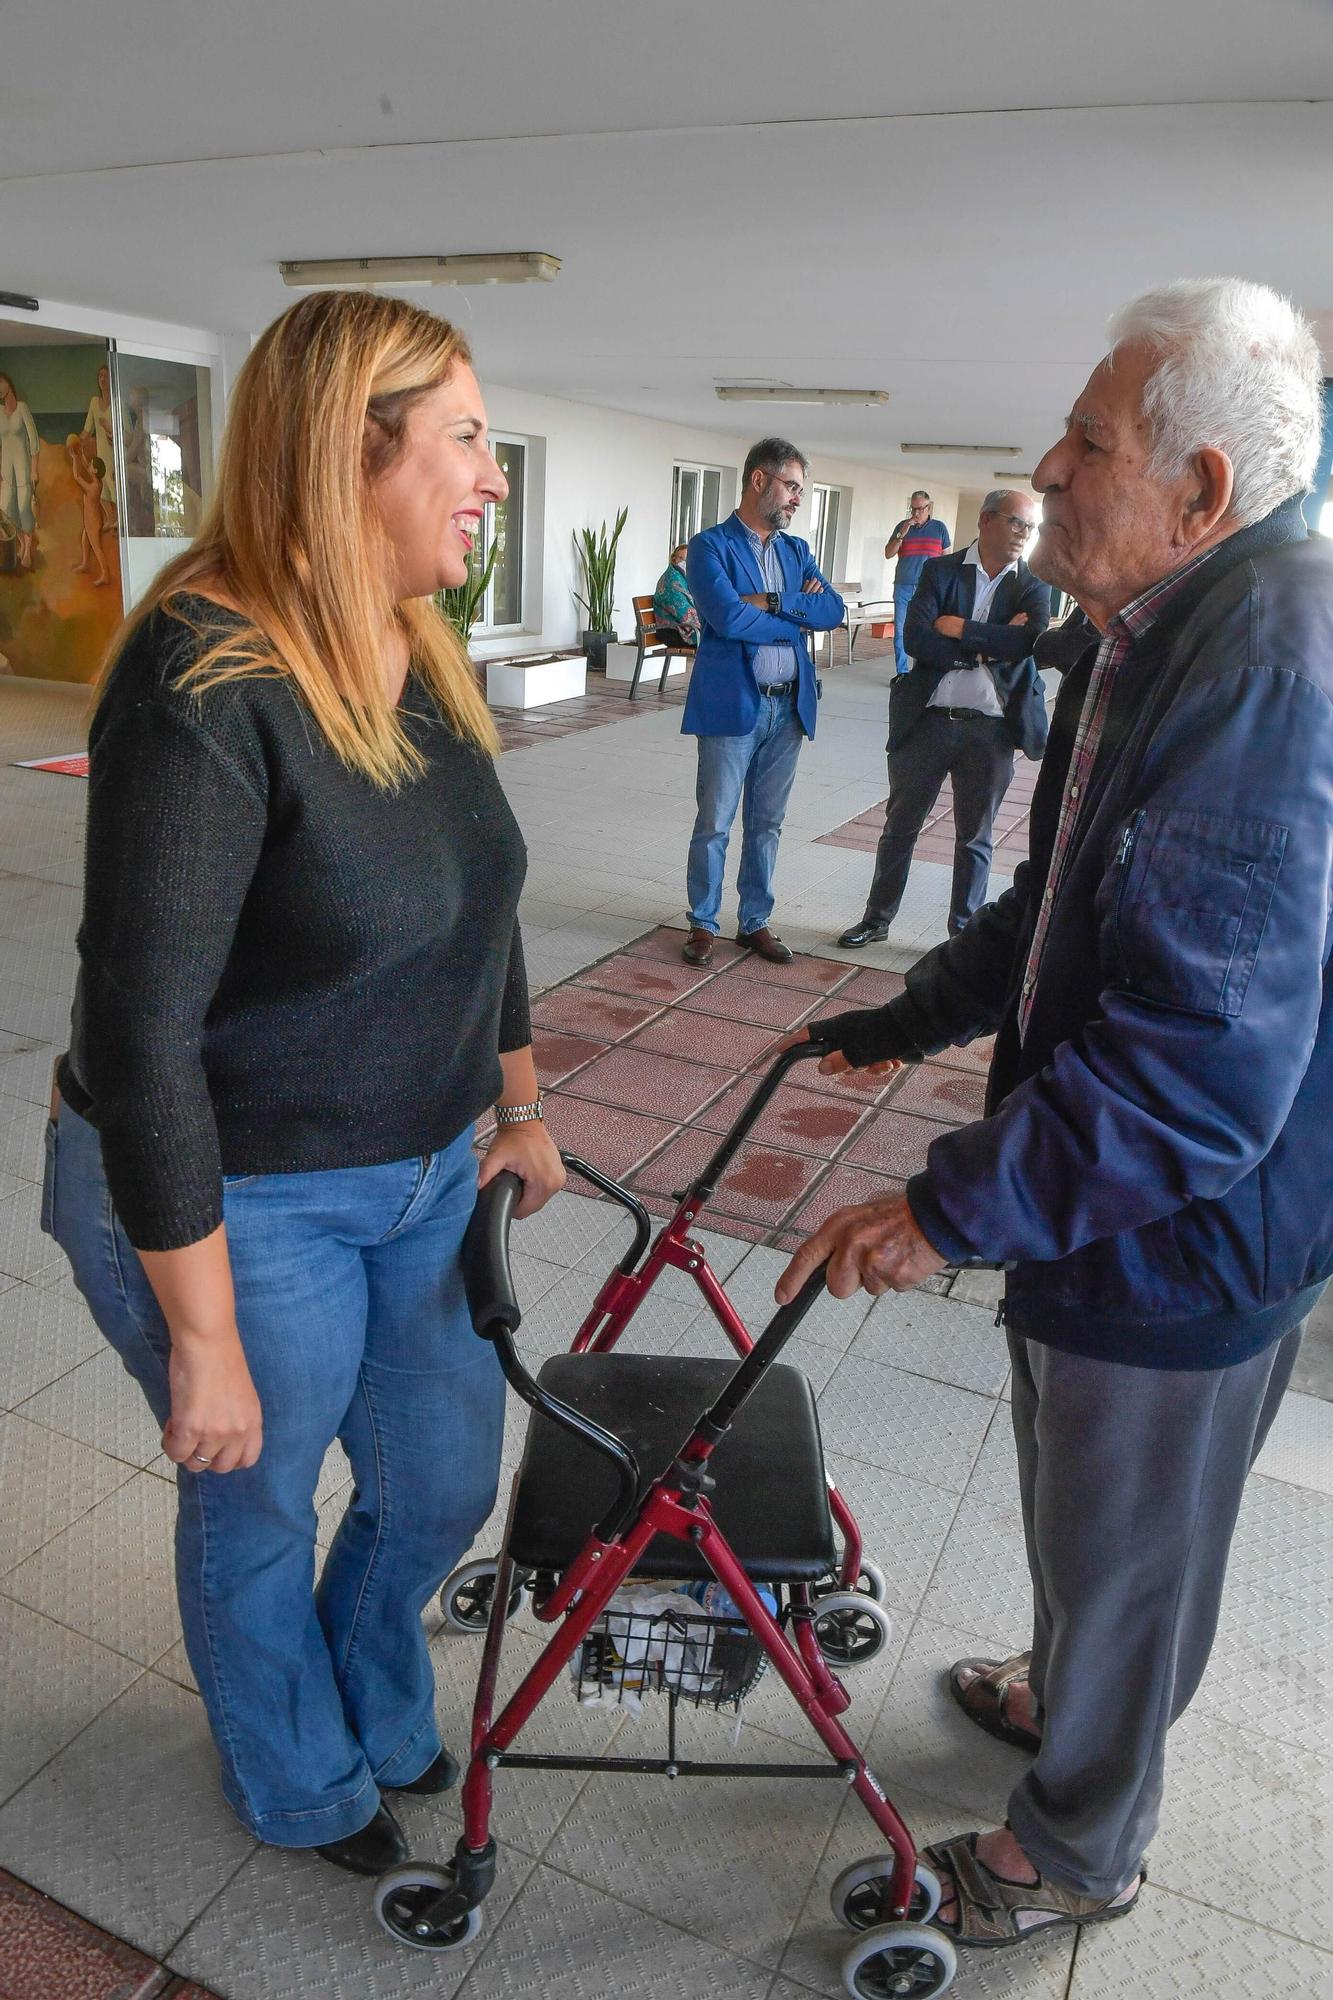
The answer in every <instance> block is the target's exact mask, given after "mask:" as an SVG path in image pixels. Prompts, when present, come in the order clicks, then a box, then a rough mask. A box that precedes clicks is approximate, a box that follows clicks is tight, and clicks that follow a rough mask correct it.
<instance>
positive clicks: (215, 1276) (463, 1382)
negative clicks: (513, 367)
mask: <svg viewBox="0 0 1333 2000" xmlns="http://www.w3.org/2000/svg"><path fill="white" fill-rule="evenodd" d="M469 361H470V357H469V354H468V349H467V347H466V345H465V343H464V341H463V339H462V336H461V335H460V334H459V333H457V332H456V331H455V330H454V329H453V328H452V327H450V326H448V325H446V324H445V323H444V322H443V321H441V320H438V319H435V318H433V317H432V316H431V315H430V314H428V313H425V312H422V311H420V310H419V309H417V308H415V307H412V306H408V305H405V304H402V303H400V302H398V301H396V300H392V299H385V298H376V297H373V296H371V295H369V294H332V293H324V294H318V295H315V296H313V297H311V298H308V299H305V300H303V301H302V302H301V303H300V304H299V305H296V306H294V307H293V308H292V309H291V310H290V311H289V312H287V313H286V314H284V315H283V317H282V318H281V319H280V320H278V321H277V323H276V324H275V325H274V326H272V327H270V328H269V330H268V332H267V333H266V334H265V335H264V336H263V338H262V339H261V340H260V341H259V343H258V345H257V346H256V348H255V349H254V351H253V352H252V354H251V355H250V357H249V359H248V360H247V361H246V363H245V366H244V368H243V369H242V371H241V375H240V377H239V379H238V381H237V385H236V391H235V395H234V398H233V403H232V410H231V416H230V421H229V424H228V430H227V437H226V441H225V444H224V448H223V456H222V471H221V479H220V484H219V492H218V498H217V501H216V504H215V506H214V508H213V509H212V512H211V514H210V516H209V518H208V520H207V521H206V523H205V525H204V528H203V531H202V533H201V534H200V536H199V538H198V540H197V541H196V542H195V543H194V544H193V546H192V547H191V548H190V549H189V550H188V551H187V552H186V554H184V555H183V556H181V557H180V558H179V559H178V560H177V561H176V562H174V563H172V564H171V565H169V566H168V568H167V569H166V570H165V571H164V572H163V573H162V574H161V575H160V576H159V577H158V578H157V580H156V581H155V583H154V584H153V585H152V586H151V588H150V590H149V593H148V596H147V599H146V600H145V601H144V603H143V604H142V605H141V606H140V607H139V608H138V610H137V611H136V612H135V613H134V615H133V616H132V617H131V619H130V620H129V621H128V623H127V624H126V626H125V627H124V628H123V630H122V631H121V633H120V635H119V637H118V639H117V641H116V643H115V645H114V647H113V653H112V659H111V662H110V665H109V668H108V670H107V671H106V673H105V676H104V678H103V682H102V685H101V689H100V693H99V698H98V702H97V708H96V715H95V719H94V722H93V728H92V738H91V749H92V782H91V786H90V794H89V807H90V811H89V825H88V869H87V887H86V901H85V915H84V923H83V928H82V930H81V932H80V954H81V970H80V976H79V986H78V994H77V998H76V1001H75V1011H74V1028H73V1039H72V1043H71V1047H70V1050H69V1053H68V1055H67V1056H66V1057H65V1059H64V1061H63V1062H62V1064H61V1066H60V1069H59V1098H60V1100H61V1101H59V1103H58V1107H57V1112H58V1115H57V1118H56V1119H55V1121H54V1122H53V1125H52V1128H51V1135H50V1138H51V1159H50V1164H49V1170H48V1185H47V1191H46V1192H47V1214H48V1221H49V1226H50V1227H51V1230H52V1233H53V1234H54V1236H55V1237H56V1239H57V1241H58V1242H60V1244H61V1245H62V1247H63V1248H64V1249H65V1251H66V1253H67V1254H68V1256H69V1259H70V1262H71V1264H72V1265H73V1268H74V1273H75V1277H76V1279H77V1282H78V1284H79V1287H80V1289H81V1290H82V1291H83V1293H84V1295H85V1297H86V1298H87V1300H88V1302H89V1305H90V1307H91V1309H92V1311H93V1314H94V1316H95V1318H96V1319H97V1321H98V1324H99V1325H100V1327H101V1329H102V1331H103V1332H104V1334H105V1335H106V1337H107V1339H108V1340H109V1341H110V1342H111V1343H112V1345H113V1346H114V1347H115V1348H116V1349H117V1350H118V1352H119V1353H120V1356H121V1359H122V1360H123V1361H124V1363H125V1365H126V1367H127V1368H128V1369H129V1370H130V1372H131V1373H132V1374H133V1375H134V1376H135V1377H136V1379H137V1380H138V1382H139V1383H140V1385H141V1387H142V1388H143V1390H144V1392H145V1394H146V1395H147V1397H148V1400H149V1402H150V1403H151V1405H152V1407H153V1410H154V1411H155V1413H156V1415H157V1416H158V1418H159V1419H160V1421H161V1422H162V1424H163V1447H164V1449H165V1451H166V1452H167V1454H168V1456H169V1457H170V1458H171V1459H173V1460H174V1461H175V1463H176V1465H177V1467H178V1468H179V1470H178V1487H179V1523H178V1531H177V1584H178V1590H179V1596H180V1607H181V1618H182V1622H183V1626H184V1631H185V1640H186V1646H187V1649H188V1652H189V1656H190V1662H191V1665H192V1666H193V1668H194V1671H195V1674H196V1676H197V1678H198V1682H199V1687H200V1691H201V1693H202V1694H203V1697H204V1702H205V1704H206V1707H207V1710H208V1715H209V1720H210V1723H211V1725H212V1729H213V1734H214V1737H215V1740H216V1743H217V1748H218V1754H219V1756H220V1759H221V1764H222V1785H223V1790H224V1792H225V1794H226V1797H227V1799H228V1801H229V1802H230V1804H231V1805H232V1807H233V1809H234V1810H235V1812H236V1813H237V1815H238V1816H239V1818H240V1819H241V1820H242V1822H243V1823H244V1825H245V1826H246V1827H247V1828H248V1829H249V1830H250V1831H251V1832H252V1833H253V1834H255V1835H256V1836H257V1837H258V1838H259V1839H261V1840H264V1841H269V1842H272V1843H273V1844H275V1845H277V1846H283V1847H313V1848H315V1849H316V1850H317V1851H318V1852H319V1853H320V1854H322V1855H323V1856H325V1858H327V1859H328V1860H330V1861H333V1862H336V1863H337V1864H338V1865H339V1866H342V1867H347V1868H351V1869H354V1870H357V1871H358V1872H361V1873H375V1872H378V1871H379V1870H380V1869H382V1868H384V1867H386V1866H388V1865H391V1864H392V1863H393V1862H395V1861H396V1860H399V1859H401V1858H402V1857H403V1855H404V1853H405V1847H404V1843H403V1838H402V1834H401V1832H400V1830H399V1827H398V1824H397V1822H396V1820H395V1819H394V1817H393V1814H392V1812H391V1811H390V1810H389V1808H388V1806H387V1805H386V1804H385V1803H384V1798H385V1795H386V1794H391V1793H392V1792H394V1791H415V1792H436V1791H441V1790H443V1789H444V1788H445V1786H446V1785H448V1784H450V1783H452V1781H453V1778H454V1776H455V1775H456V1767H455V1765H454V1763H453V1761H452V1759H451V1758H450V1756H449V1754H448V1752H447V1751H446V1750H445V1749H444V1748H443V1747H442V1745H441V1742H440V1739H439V1736H438V1734H437V1731H436V1724H435V1717H434V1684H433V1675H432V1668H431V1661H430V1658H429V1655H428V1653H427V1650H426V1644H425V1640H424V1637H423V1633H422V1627H421V1622H420V1614H421V1611H422V1608H423V1606H424V1605H425V1604H426V1602H427V1601H428V1599H429V1598H430V1596H431V1594H432V1592H433V1591H434V1590H435V1589H436V1588H437V1586H438V1584H439V1582H440V1581H441V1579H442V1578H443V1577H444V1576H445V1574H446V1573H447V1572H448V1570H449V1569H450V1567H451V1566H452V1565H453V1563H454V1562H455V1560H456V1559H457V1557H458V1556H459V1554H460V1553H461V1552H462V1551H463V1550H464V1549H465V1548H466V1547H467V1546H468V1544H469V1542H470V1541H471V1539H472V1537H473V1535H474V1534H475V1532H476V1530H477V1529H478V1528H479V1526H480V1525H481V1523H482V1522H483V1521H484V1520H485V1519H486V1517H487V1515H488V1514H489V1512H490V1509H491V1505H492V1502H493V1499H494V1495H495V1486H496V1476H497V1468H498V1464H499V1452H500V1439H501V1429H502V1410H503V1397H502V1383H501V1378H500V1375H499V1372H498V1369H497V1367H496V1364H495V1360H494V1357H493V1355H492V1353H491V1350H490V1349H489V1348H488V1347H487V1346H486V1345H485V1344H484V1343H483V1342H481V1341H478V1340H477V1339H476V1338H475V1337H474V1336H473V1335H472V1333H471V1331H470V1329H469V1325H468V1319H467V1313H466V1309H465V1304H464V1298H463V1290H462V1283H461V1277H460V1269H459V1246H460V1241H461V1238H462V1234H463V1230H464V1228H465V1225H466V1223H467V1220H468V1217H469V1215H470V1213H471V1209H472V1205H473V1200H474V1196H475V1190H476V1185H477V1169H476V1164H475V1159H474V1155H473V1151H472V1134H473V1126H474V1122H475V1120H476V1119H477V1117H478V1116H479V1114H481V1113H482V1112H483V1111H484V1110H485V1109H486V1108H487V1107H488V1106H489V1105H490V1104H491V1103H492V1102H493V1101H496V1100H498V1103H499V1106H500V1110H499V1120H500V1123H499V1126H498V1128H497V1135H496V1138H495V1140H494V1141H493V1143H492V1145H491V1147H490V1150H489V1152H488V1153H487V1155H486V1158H485V1161H484V1163H483V1165H482V1168H481V1178H482V1180H483V1181H484V1180H487V1179H489V1178H490V1177H491V1176H493V1175H494V1174H495V1173H497V1172H499V1171H500V1170H501V1168H509V1169H512V1170H513V1171H514V1172H515V1173H517V1174H518V1175H519V1176H520V1177H521V1178H522V1180H523V1182H524V1187H525V1193H524V1198H523V1202H522V1205H521V1207H520V1210H519V1213H520V1214H523V1213H527V1214H531V1213H533V1212H534V1211H535V1210H536V1209H537V1208H539V1207H540V1206H541V1204H542V1203H543V1202H544V1201H545V1200H546V1199H547V1198H548V1196H549V1195H551V1194H552V1193H553V1192H554V1191H555V1190H556V1189H557V1188H558V1187H560V1186H561V1184H562V1182H563V1178H564V1176H563V1171H562V1168H561V1165H560V1159H559V1155H558V1153H557V1152H556V1150H555V1148H554V1146H553V1145H552V1143H551V1141H550V1139H549V1137H548V1135H547V1134H546V1131H545V1129H544V1127H543V1125H542V1123H541V1110H540V1099H539V1093H538V1090H537V1082H536V1076H535V1073H534V1070H533V1064H532V1054H531V1050H530V1047H529V1041H530V1030H529V1023H528V1006H527V991H526V981H525V976H524V969H523V955H522V948H521V945H520V941H519V933H518V928H517V923H516V917H515V912H516V910H517V906H518V896H519V889H520V885H521V883H522V880H523V873H524V866H525V855H524V849H523V843H522V839H521V837H520V835H519V831H518V828H517V826H516V824H515V822H514V819H513V817H512V815H511V813H510V811H509V808H508V805H507V804H506V802H505V798H504V794H503V792H502V791H501V789H500V785H499V782H498V779H497V777H496V773H495V768H494V762H493V758H494V753H495V751H496V748H497V744H496V737H495V732H494V728H493V726H492V723H491V719H490V716H489V714H488V713H487V710H486V707H485V705H484V703H483V701H482V699H481V696H480V694H479V692H478V689H477V685H476V682H475V680H474V679H473V676H472V673H471V670H470V668H469V665H468V662H467V659H466V657H465V655H464V654H463V652H462V650H461V648H460V647H459V645H458V644H457V642H456V641H455V639H454V638H453V636H452V634H451V632H450V630H449V628H448V627H447V626H446V625H445V624H444V623H443V621H442V620H441V619H440V618H439V617H438V616H437V614H436V612H435V610H434V608H433V606H432V605H431V604H430V602H429V601H428V600H429V594H430V593H431V592H433V591H435V590H436V589H438V588H439V587H441V586H442V585H449V584H458V583H461V582H462V581H463V580H464V576H465V574H466V566H467V558H468V552H469V549H470V546H471V542H472V538H473V535H474V534H475V531H476V529H477V526H478V523H479V522H480V520H481V517H482V511H483V509H484V508H485V506H486V505H487V503H488V502H491V501H499V500H502V499H503V498H504V496H505V491H506V488H505V481H504V477H503V475H502V473H501V472H500V470H499V467H498V466H497V465H496V462H495V460H494V458H493V457H492V456H491V453H490V451H489V449H488V447H487V441H486V440H487V426H486V412H485V408H484V406H483V403H482V398H481V393H480V390H479V389H478V386H477V381H476V377H475V376H474V375H473V373H472V369H471V367H470V365H469ZM335 1437H336V1438H340V1439H341V1441H342V1443H343V1446H344V1448H345V1450H346V1452H347V1455H348V1457H349V1459H350V1461H351V1466H352V1473H353V1477H354V1486H353V1490H352V1497H351V1499H350V1501H349V1503H348V1505H347V1509H346V1511H345V1513H344V1515H343V1517H342V1521H341V1525H340V1526H339V1528H338V1531H337V1533H336V1535H335V1537H334V1540H333V1545H332V1547H331V1548H330V1550H329V1554H328V1558H327V1562H326V1564H325V1567H324V1570H323V1574H322V1576H321V1578H320V1582H319V1587H318V1589H316V1588H315V1587H314V1572H315V1506H314V1495H315V1488H316V1482H317V1480H318V1477H319V1471H320V1465H321V1462H322V1460H323V1458H324V1454H325V1451H326V1450H327V1448H328V1446H329V1445H330V1443H331V1442H332V1440H333V1439H334V1438H335Z"/></svg>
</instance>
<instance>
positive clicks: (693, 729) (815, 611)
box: [680, 514, 846, 736]
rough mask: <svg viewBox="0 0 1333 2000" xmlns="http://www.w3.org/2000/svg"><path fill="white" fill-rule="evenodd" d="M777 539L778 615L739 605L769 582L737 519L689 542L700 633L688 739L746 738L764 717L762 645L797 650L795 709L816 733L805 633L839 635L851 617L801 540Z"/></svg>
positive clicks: (685, 729) (815, 696)
mask: <svg viewBox="0 0 1333 2000" xmlns="http://www.w3.org/2000/svg"><path fill="white" fill-rule="evenodd" d="M776 540H777V552H778V564H779V567H780V568H781V570H782V577H783V587H782V591H781V608H780V610H779V611H778V613H777V615H776V616H774V617H770V616H769V614H768V612H767V611H761V610H760V609H759V607H758V606H757V605H755V604H742V602H741V599H742V598H743V597H746V596H749V595H751V594H752V593H754V592H755V591H762V590H763V589H764V579H763V577H762V576H761V574H760V571H759V565H758V563H757V562H756V561H755V557H754V551H753V549H752V548H751V547H750V543H749V538H748V537H747V535H746V532H745V530H744V528H743V527H742V526H741V524H740V522H739V521H738V520H737V518H736V516H735V515H734V514H732V515H730V516H729V518H728V519H727V520H725V521H719V522H718V524H717V526H716V527H715V528H705V529H704V531H703V533H702V534H701V535H696V536H695V537H694V540H693V541H692V542H691V543H690V546H689V553H688V556H687V558H686V565H685V573H686V576H687V577H688V579H689V585H690V593H691V595H692V596H693V598H694V602H695V605H696V607H697V608H698V612H699V618H700V621H701V624H702V627H703V629H702V631H701V633H700V635H699V649H698V651H697V653H696V654H695V658H694V672H693V674H692V675H691V677H690V691H689V694H688V695H687V696H686V698H685V714H684V716H683V718H682V720H681V725H680V726H681V731H682V734H684V735H686V736H748V735H749V733H750V731H751V730H752V729H753V728H754V726H755V724H756V723H757V722H758V720H759V683H758V681H757V680H756V679H755V675H754V656H755V653H756V652H757V651H758V649H759V647H760V646H794V647H795V649H796V656H797V660H798V661H799V673H800V686H799V688H798V690H797V696H796V712H797V714H798V715H799V717H800V719H801V727H802V729H804V731H805V733H806V735H807V736H813V735H814V733H815V717H816V713H817V711H818V706H819V691H818V688H817V686H816V684H815V666H814V660H813V658H812V657H811V652H810V641H809V639H808V637H807V636H806V635H807V634H808V633H810V632H834V631H836V630H837V628H838V626H839V625H841V623H842V621H843V618H844V617H845V615H846V612H845V608H844V605H843V601H842V599H841V598H840V597H839V595H838V593H837V591H836V590H834V588H833V586H832V585H831V584H830V583H828V582H826V581H825V579H824V578H823V577H822V576H821V575H820V573H819V570H818V568H817V567H816V564H815V559H814V557H813V556H812V555H811V553H810V549H809V546H808V544H807V543H805V542H803V541H801V540H800V538H799V536H797V535H784V534H781V533H779V534H778V535H777V537H776ZM811 578H814V579H815V581H816V582H818V583H819V584H821V585H822V586H823V587H822V589H820V590H818V591H809V592H807V591H806V590H805V589H804V588H803V586H804V585H805V584H806V583H808V582H809V581H810V579H811Z"/></svg>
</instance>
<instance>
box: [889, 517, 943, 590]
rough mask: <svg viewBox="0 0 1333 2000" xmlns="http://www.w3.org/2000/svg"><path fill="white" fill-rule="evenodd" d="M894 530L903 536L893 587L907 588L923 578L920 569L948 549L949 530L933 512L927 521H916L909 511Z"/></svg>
mask: <svg viewBox="0 0 1333 2000" xmlns="http://www.w3.org/2000/svg"><path fill="white" fill-rule="evenodd" d="M893 532H894V534H895V535H901V536H902V541H901V542H900V543H899V544H898V561H897V564H896V566H895V568H894V572H893V587H894V589H895V590H906V589H907V588H908V586H909V585H913V584H917V583H919V582H920V581H921V572H922V570H923V569H924V568H925V567H926V564H927V563H928V562H930V561H931V560H932V558H933V557H935V556H942V555H945V554H946V553H947V552H948V548H949V530H948V529H947V528H946V527H945V525H944V523H943V521H937V520H936V519H935V516H934V515H933V514H932V515H931V517H930V519H929V520H928V521H914V520H913V519H912V517H911V515H910V514H909V515H908V517H907V519H906V520H905V521H900V522H899V523H898V525H897V527H896V528H895V529H894V531H893Z"/></svg>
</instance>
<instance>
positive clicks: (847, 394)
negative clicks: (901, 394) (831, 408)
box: [713, 382, 889, 403]
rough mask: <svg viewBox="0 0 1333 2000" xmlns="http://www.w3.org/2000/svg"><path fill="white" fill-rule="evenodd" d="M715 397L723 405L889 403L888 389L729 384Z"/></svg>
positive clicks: (717, 389) (760, 383)
mask: <svg viewBox="0 0 1333 2000" xmlns="http://www.w3.org/2000/svg"><path fill="white" fill-rule="evenodd" d="M713 394H714V395H715V396H716V397H717V399H718V401H719V402H720V403H887V402H888V400H889V392H888V390H887V389H789V388H787V387H785V386H784V385H783V384H781V383H777V384H772V383H768V382H726V383H721V384H719V385H718V386H716V387H715V388H714V390H713Z"/></svg>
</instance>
